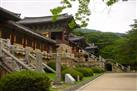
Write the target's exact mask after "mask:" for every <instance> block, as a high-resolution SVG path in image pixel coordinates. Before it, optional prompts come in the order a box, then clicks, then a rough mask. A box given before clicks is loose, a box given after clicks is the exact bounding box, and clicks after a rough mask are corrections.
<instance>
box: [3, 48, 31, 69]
mask: <svg viewBox="0 0 137 91" xmlns="http://www.w3.org/2000/svg"><path fill="white" fill-rule="evenodd" d="M2 51H3V52H4V53H6V54H7V55H8V56H10V57H11V58H13V59H14V60H15V61H16V62H17V63H18V64H20V65H21V66H23V67H24V68H25V69H28V70H32V69H31V68H30V67H28V66H27V65H25V64H24V63H23V62H21V61H20V60H19V59H18V58H16V57H15V56H13V55H12V54H11V53H10V52H8V51H7V50H5V49H4V48H2Z"/></svg>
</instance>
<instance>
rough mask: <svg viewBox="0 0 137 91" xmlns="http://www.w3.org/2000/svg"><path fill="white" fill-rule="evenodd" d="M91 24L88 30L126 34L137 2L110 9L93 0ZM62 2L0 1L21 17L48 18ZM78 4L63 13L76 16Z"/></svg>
mask: <svg viewBox="0 0 137 91" xmlns="http://www.w3.org/2000/svg"><path fill="white" fill-rule="evenodd" d="M91 1H92V2H91V3H90V5H89V8H90V9H91V16H90V22H89V25H88V27H87V28H89V29H96V30H100V31H105V32H121V33H125V32H127V31H128V30H130V27H129V25H130V24H132V23H133V19H137V6H136V5H137V1H136V0H129V1H127V2H121V1H120V2H118V3H116V4H114V5H113V6H112V7H111V8H108V7H107V6H106V5H105V4H104V3H103V2H102V0H91ZM59 5H60V0H0V6H1V7H3V8H5V9H8V10H10V11H13V12H16V13H21V17H22V18H23V17H29V16H33V17H35V16H48V15H51V13H50V9H52V8H54V7H56V6H59ZM77 7H78V5H77V2H76V3H74V6H73V9H70V10H69V9H68V10H66V11H64V12H63V13H69V14H74V13H75V12H76V11H77Z"/></svg>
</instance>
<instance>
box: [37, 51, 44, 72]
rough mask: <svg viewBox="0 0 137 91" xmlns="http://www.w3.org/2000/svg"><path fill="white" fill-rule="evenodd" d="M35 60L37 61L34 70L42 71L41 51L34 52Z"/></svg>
mask: <svg viewBox="0 0 137 91" xmlns="http://www.w3.org/2000/svg"><path fill="white" fill-rule="evenodd" d="M36 61H37V64H36V70H37V71H41V72H43V67H42V63H43V61H42V52H40V51H37V52H36Z"/></svg>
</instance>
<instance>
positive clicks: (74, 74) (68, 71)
mask: <svg viewBox="0 0 137 91" xmlns="http://www.w3.org/2000/svg"><path fill="white" fill-rule="evenodd" d="M65 74H71V75H72V77H74V78H75V80H77V77H78V76H79V78H80V80H82V79H83V75H82V73H80V72H79V71H76V70H75V69H72V68H69V69H65V70H63V71H62V79H63V80H64V78H65Z"/></svg>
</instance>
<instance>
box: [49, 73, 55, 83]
mask: <svg viewBox="0 0 137 91" xmlns="http://www.w3.org/2000/svg"><path fill="white" fill-rule="evenodd" d="M47 76H48V77H49V79H50V80H52V81H53V80H55V78H56V74H55V73H47Z"/></svg>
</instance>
